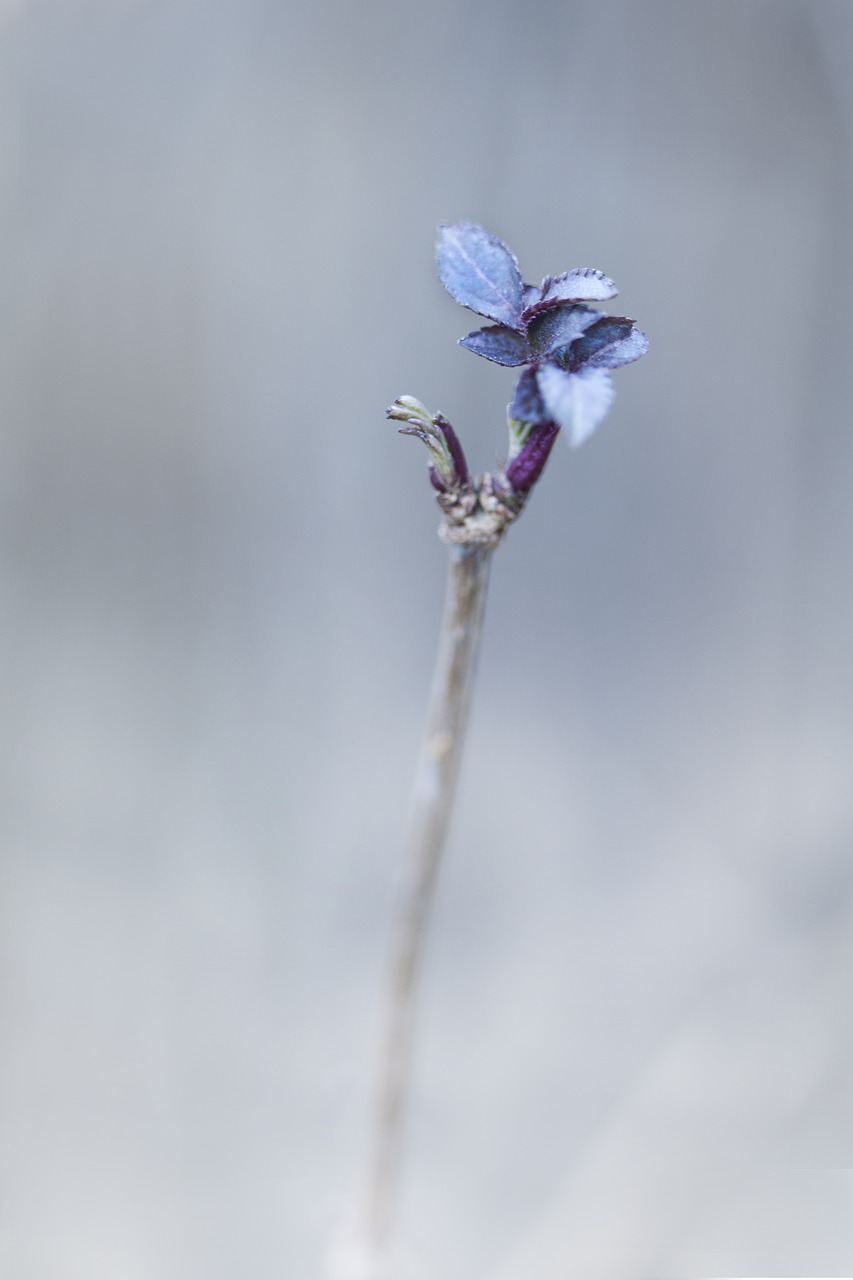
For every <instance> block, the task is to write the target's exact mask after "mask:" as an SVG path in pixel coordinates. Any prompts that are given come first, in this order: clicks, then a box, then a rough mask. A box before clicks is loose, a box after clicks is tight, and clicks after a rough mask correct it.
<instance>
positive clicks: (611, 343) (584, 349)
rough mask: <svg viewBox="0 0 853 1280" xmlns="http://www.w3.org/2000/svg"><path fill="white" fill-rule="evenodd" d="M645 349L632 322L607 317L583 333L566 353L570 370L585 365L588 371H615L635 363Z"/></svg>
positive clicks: (643, 338) (645, 340)
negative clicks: (624, 365) (568, 357)
mask: <svg viewBox="0 0 853 1280" xmlns="http://www.w3.org/2000/svg"><path fill="white" fill-rule="evenodd" d="M648 349H649V340H648V338H647V337H646V335H645V334H644V333H642V332H641V331H640V330H639V329H635V328H634V323H633V321H632V320H626V319H622V318H621V317H618V316H608V317H607V318H606V319H604V320H599V321H598V324H594V325H592V327H591V328H589V329H587V331H586V333H585V334H584V335H583V337H581V338H579V339H578V341H577V342H576V343H575V345H574V346H573V347H572V350H571V353H570V367H572V368H578V367H580V366H581V365H585V366H586V368H588V369H618V368H619V367H620V366H621V365H623V364H630V363H631V361H632V360H639V359H640V356H644V355H645V354H646V352H647V351H648Z"/></svg>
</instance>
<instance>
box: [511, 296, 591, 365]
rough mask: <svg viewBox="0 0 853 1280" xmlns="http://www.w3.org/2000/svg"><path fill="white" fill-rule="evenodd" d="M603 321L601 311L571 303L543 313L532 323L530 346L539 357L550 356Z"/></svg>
mask: <svg viewBox="0 0 853 1280" xmlns="http://www.w3.org/2000/svg"><path fill="white" fill-rule="evenodd" d="M600 319H601V312H600V311H591V310H590V309H589V307H583V306H574V305H573V304H572V303H570V302H566V303H563V304H562V306H559V307H554V308H553V309H552V310H550V311H543V312H542V314H541V315H538V316H537V317H536V318H535V319H534V320H532V321H531V323H530V330H529V337H530V345H531V347H532V348H533V349H534V351H536V352H537V354H538V355H539V356H549V355H551V354H553V352H555V351H559V350H560V349H561V348H563V347H567V346H568V345H569V343H570V342H574V341H575V339H576V338H579V337H580V336H581V334H582V333H583V332H584V331H585V330H586V329H588V328H589V327H590V325H593V324H595V322H596V320H600Z"/></svg>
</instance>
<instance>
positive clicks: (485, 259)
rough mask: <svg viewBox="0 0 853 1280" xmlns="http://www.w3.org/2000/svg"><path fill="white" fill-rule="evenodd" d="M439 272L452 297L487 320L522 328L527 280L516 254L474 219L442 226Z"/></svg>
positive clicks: (438, 257)
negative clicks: (473, 220)
mask: <svg viewBox="0 0 853 1280" xmlns="http://www.w3.org/2000/svg"><path fill="white" fill-rule="evenodd" d="M435 257H436V262H437V263H438V274H439V279H440V280H441V283H442V284H443V285H444V287H445V289H446V290H447V292H448V293H449V294H450V295H451V297H453V298H455V299H456V301H457V302H461V303H462V306H463V307H468V308H469V310H471V311H476V313H477V315H479V316H485V317H486V319H487V320H496V321H497V322H498V324H506V325H509V327H510V328H511V329H518V328H520V327H522V324H521V310H522V306H521V298H522V293H523V290H524V283H523V281H522V279H521V272H520V271H519V269H518V263H517V262H516V260H515V255H514V254H513V253H511V251H510V250H509V249H508V248H507V246H506V245H505V244H504V242H503V240H499V239H498V237H497V236H490V235H489V234H488V232H487V231H484V230H483V228H482V227H478V226H477V225H476V223H473V222H460V223H458V224H457V225H455V226H449V225H447V224H446V223H445V224H443V225H442V226H441V227H440V228H439V233H438V245H437V246H436V252H435Z"/></svg>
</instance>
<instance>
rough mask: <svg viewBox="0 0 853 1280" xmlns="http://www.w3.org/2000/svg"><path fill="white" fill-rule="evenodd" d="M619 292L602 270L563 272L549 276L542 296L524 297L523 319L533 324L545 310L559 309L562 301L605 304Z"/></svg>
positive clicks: (587, 269)
mask: <svg viewBox="0 0 853 1280" xmlns="http://www.w3.org/2000/svg"><path fill="white" fill-rule="evenodd" d="M618 292H619V290H618V289H617V288H616V285H615V284H614V283H613V281H612V280H611V279H610V278H609V277H608V276H606V275H605V274H604V272H603V271H596V270H595V268H594V267H576V268H575V270H574V271H564V272H563V274H562V275H561V276H546V277H545V279H544V280H543V281H542V288H541V289H540V291H539V296H538V298H537V297H534V298H528V296H527V295H525V298H524V307H525V309H524V319H525V320H527V321H530V320H532V319H533V317H534V316H537V315H540V314H541V312H543V311H550V309H551V308H552V307H558V306H559V305H560V303H561V302H604V301H606V299H607V298H614V297H615V296H616V294H617V293H618Z"/></svg>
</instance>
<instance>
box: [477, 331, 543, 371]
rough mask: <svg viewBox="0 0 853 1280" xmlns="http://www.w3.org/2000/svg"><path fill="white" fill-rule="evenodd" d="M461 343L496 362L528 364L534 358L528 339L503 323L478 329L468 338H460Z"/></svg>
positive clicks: (510, 364)
mask: <svg viewBox="0 0 853 1280" xmlns="http://www.w3.org/2000/svg"><path fill="white" fill-rule="evenodd" d="M459 345H460V347H467V348H468V350H469V351H473V352H474V354H475V355H478V356H485V358H486V359H487V360H494V362H495V364H503V365H508V366H510V367H512V366H515V365H519V364H527V363H528V361H529V360H531V359H532V358H533V356H532V353H531V350H530V347H529V346H528V344H527V339H526V338H525V337H524V336H523V335H522V334H520V333H516V332H515V330H514V329H508V328H507V326H506V325H503V324H499V325H495V326H494V327H492V328H489V329H477V330H475V332H474V333H469V334H468V336H467V337H466V338H460V339H459Z"/></svg>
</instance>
